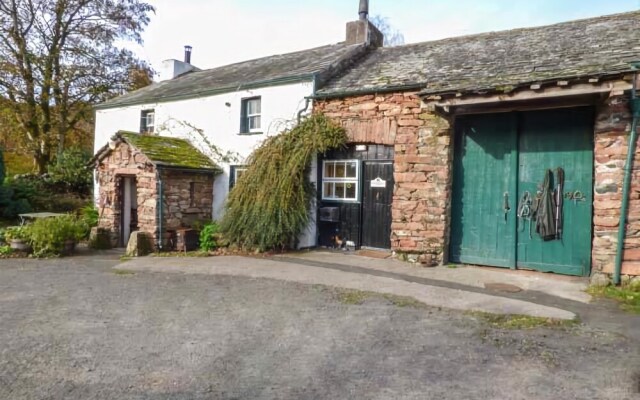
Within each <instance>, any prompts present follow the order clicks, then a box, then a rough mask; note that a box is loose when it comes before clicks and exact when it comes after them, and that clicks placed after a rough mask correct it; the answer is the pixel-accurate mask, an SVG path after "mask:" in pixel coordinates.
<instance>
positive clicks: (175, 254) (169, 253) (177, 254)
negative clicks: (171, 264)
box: [153, 250, 210, 258]
mask: <svg viewBox="0 0 640 400" xmlns="http://www.w3.org/2000/svg"><path fill="white" fill-rule="evenodd" d="M153 256H154V257H160V258H169V257H209V256H210V254H209V252H206V251H200V250H197V251H188V252H186V253H185V252H184V251H167V252H162V253H161V252H157V253H153Z"/></svg>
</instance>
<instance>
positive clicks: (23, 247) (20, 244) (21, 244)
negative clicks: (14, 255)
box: [9, 239, 31, 252]
mask: <svg viewBox="0 0 640 400" xmlns="http://www.w3.org/2000/svg"><path fill="white" fill-rule="evenodd" d="M9 246H10V247H11V248H12V249H13V250H16V251H24V252H29V251H31V246H29V243H27V242H25V241H24V240H22V239H11V242H10V243H9Z"/></svg>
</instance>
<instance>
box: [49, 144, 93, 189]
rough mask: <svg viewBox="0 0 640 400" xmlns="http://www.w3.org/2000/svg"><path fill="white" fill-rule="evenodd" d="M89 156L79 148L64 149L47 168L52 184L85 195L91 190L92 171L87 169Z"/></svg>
mask: <svg viewBox="0 0 640 400" xmlns="http://www.w3.org/2000/svg"><path fill="white" fill-rule="evenodd" d="M90 158H91V155H90V154H89V153H87V152H86V151H84V150H82V149H80V148H76V147H74V148H69V149H66V150H64V151H63V152H62V154H60V155H59V156H58V158H57V159H56V162H55V163H53V164H51V165H50V166H49V176H50V178H51V181H52V182H53V183H54V184H62V185H64V186H67V187H68V189H70V190H72V191H74V192H77V193H84V194H87V193H89V191H90V188H91V179H92V176H93V174H92V171H91V169H90V168H88V167H87V163H88V162H89V159H90Z"/></svg>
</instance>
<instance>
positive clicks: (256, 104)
mask: <svg viewBox="0 0 640 400" xmlns="http://www.w3.org/2000/svg"><path fill="white" fill-rule="evenodd" d="M247 106H248V108H247V109H248V112H249V115H255V114H260V108H261V107H260V99H254V100H249V102H248V104H247Z"/></svg>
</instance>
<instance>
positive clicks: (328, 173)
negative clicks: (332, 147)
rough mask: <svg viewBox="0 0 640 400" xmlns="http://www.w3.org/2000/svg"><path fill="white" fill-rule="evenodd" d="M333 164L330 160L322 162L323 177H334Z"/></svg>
mask: <svg viewBox="0 0 640 400" xmlns="http://www.w3.org/2000/svg"><path fill="white" fill-rule="evenodd" d="M335 176H336V175H335V166H334V164H333V163H332V162H327V163H326V164H324V177H325V178H335Z"/></svg>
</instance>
